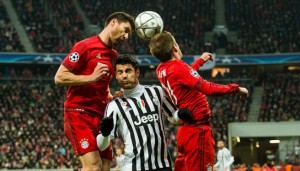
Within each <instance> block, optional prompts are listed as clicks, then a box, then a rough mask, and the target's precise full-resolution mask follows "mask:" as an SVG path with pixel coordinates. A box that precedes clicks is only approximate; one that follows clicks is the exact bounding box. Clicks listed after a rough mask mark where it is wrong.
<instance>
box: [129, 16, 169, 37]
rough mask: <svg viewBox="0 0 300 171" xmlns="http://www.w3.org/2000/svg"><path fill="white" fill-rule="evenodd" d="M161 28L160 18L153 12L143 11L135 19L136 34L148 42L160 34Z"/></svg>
mask: <svg viewBox="0 0 300 171" xmlns="http://www.w3.org/2000/svg"><path fill="white" fill-rule="evenodd" d="M163 27H164V23H163V20H162V18H161V17H160V15H159V14H157V13H156V12H154V11H144V12H142V13H140V14H139V15H138V16H137V17H136V18H135V30H136V33H137V35H138V36H139V37H140V38H142V39H144V40H150V39H151V38H152V37H153V36H154V35H155V34H156V33H161V32H162V30H163Z"/></svg>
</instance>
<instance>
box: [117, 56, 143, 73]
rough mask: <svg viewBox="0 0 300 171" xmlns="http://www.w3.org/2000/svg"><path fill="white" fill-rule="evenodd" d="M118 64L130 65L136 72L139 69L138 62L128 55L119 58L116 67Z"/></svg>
mask: <svg viewBox="0 0 300 171" xmlns="http://www.w3.org/2000/svg"><path fill="white" fill-rule="evenodd" d="M118 64H119V65H125V64H130V65H132V67H133V68H134V69H135V70H137V69H138V68H139V63H138V61H137V60H136V59H135V58H134V57H133V56H131V55H127V54H125V55H122V56H119V57H118V59H117V60H116V63H115V66H117V65H118Z"/></svg>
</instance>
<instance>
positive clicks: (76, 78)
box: [55, 74, 93, 86]
mask: <svg viewBox="0 0 300 171" xmlns="http://www.w3.org/2000/svg"><path fill="white" fill-rule="evenodd" d="M91 83H93V82H92V81H91V79H90V76H89V75H74V74H65V75H63V76H57V77H55V84H56V85H63V86H80V85H85V84H91Z"/></svg>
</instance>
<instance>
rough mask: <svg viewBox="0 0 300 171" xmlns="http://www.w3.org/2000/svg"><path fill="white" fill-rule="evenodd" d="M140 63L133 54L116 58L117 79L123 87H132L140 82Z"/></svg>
mask: <svg viewBox="0 0 300 171" xmlns="http://www.w3.org/2000/svg"><path fill="white" fill-rule="evenodd" d="M139 76H140V70H139V63H138V62H137V60H136V59H134V57H132V56H131V55H122V56H120V57H119V58H118V59H117V60H116V79H117V80H118V82H119V84H120V86H121V88H123V89H131V88H134V87H136V85H137V84H138V83H139Z"/></svg>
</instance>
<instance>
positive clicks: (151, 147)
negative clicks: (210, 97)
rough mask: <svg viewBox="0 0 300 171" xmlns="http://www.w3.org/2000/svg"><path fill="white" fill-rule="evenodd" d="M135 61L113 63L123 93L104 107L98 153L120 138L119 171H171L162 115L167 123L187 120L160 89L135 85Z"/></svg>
mask: <svg viewBox="0 0 300 171" xmlns="http://www.w3.org/2000/svg"><path fill="white" fill-rule="evenodd" d="M139 75H140V71H139V69H138V63H137V61H136V60H135V59H134V58H133V57H131V56H129V55H123V56H121V57H119V58H118V59H117V61H116V78H117V80H118V82H119V84H120V85H121V88H123V89H124V92H123V97H118V98H116V99H115V100H113V101H112V102H110V103H109V104H108V106H107V109H106V112H105V115H106V116H105V118H104V119H103V121H102V123H101V125H100V130H101V134H99V135H98V136H97V144H98V147H99V148H100V150H104V149H106V148H107V147H108V145H109V143H110V140H111V139H113V138H115V137H117V136H118V137H121V138H122V139H123V141H124V144H125V149H124V151H125V159H124V166H123V167H122V168H121V170H124V171H125V170H126V171H129V170H142V171H143V170H156V171H165V170H166V171H167V170H168V171H169V170H172V169H171V168H172V166H171V160H170V156H169V153H168V151H167V144H166V140H165V135H164V123H163V118H162V117H163V116H162V115H163V113H164V114H165V115H166V116H167V118H168V120H169V121H170V122H171V123H175V124H178V123H179V121H180V119H179V118H181V119H186V120H188V119H191V113H190V112H189V111H187V110H185V109H182V110H177V108H176V107H175V105H174V104H173V103H172V102H171V100H169V99H168V98H167V97H166V96H165V94H164V92H163V89H162V88H161V87H160V86H144V85H140V84H139V80H138V77H139Z"/></svg>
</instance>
